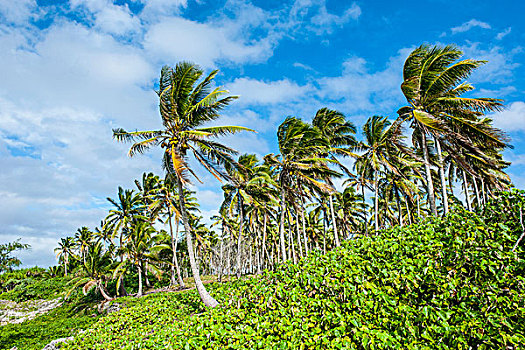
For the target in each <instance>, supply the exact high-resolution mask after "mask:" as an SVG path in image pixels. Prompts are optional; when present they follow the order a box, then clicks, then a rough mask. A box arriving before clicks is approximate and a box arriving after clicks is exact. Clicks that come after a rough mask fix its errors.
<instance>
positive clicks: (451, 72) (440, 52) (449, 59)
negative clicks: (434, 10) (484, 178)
mask: <svg viewBox="0 0 525 350" xmlns="http://www.w3.org/2000/svg"><path fill="white" fill-rule="evenodd" d="M462 54H463V52H462V51H461V50H459V49H458V48H457V47H455V46H452V45H448V46H445V47H439V46H433V47H430V46H427V45H422V46H420V47H418V48H416V49H415V50H414V51H413V52H412V53H411V54H410V55H409V57H408V58H407V59H406V61H405V64H404V67H403V83H402V84H401V90H402V91H403V94H404V95H405V97H406V99H407V101H408V103H409V106H406V107H402V108H401V109H400V110H399V111H398V114H399V116H400V118H402V119H403V120H404V121H410V122H411V126H412V128H414V129H415V130H417V131H419V136H420V141H419V142H418V143H419V146H420V147H421V149H422V151H423V160H424V166H425V175H426V176H425V177H426V185H427V193H428V201H429V204H430V209H431V212H432V214H433V215H437V209H436V203H435V194H434V186H433V181H432V176H431V170H430V166H431V164H430V157H429V152H428V146H429V143H428V141H427V135H432V136H433V138H434V142H435V147H436V151H437V156H438V164H437V165H438V169H439V175H440V180H441V190H442V195H443V198H442V201H443V204H444V210H445V213H446V211H448V200H447V191H446V182H445V172H444V166H443V157H442V154H441V149H442V147H441V146H442V144H444V145H445V146H447V145H449V147H447V148H449V149H451V152H449V153H450V154H453V153H455V152H457V151H458V149H461V148H465V149H468V150H469V151H470V152H475V153H476V154H477V156H479V157H483V153H482V152H481V151H480V150H479V148H477V147H476V146H475V144H474V143H473V141H472V140H473V138H472V137H471V136H472V135H474V139H477V138H482V139H484V140H486V142H490V143H494V144H495V145H497V146H499V147H505V146H506V145H507V144H506V141H507V140H506V137H505V135H504V134H503V133H502V132H501V131H500V130H498V129H495V128H493V127H492V126H490V125H487V124H483V123H480V121H479V117H480V116H482V115H483V114H484V113H485V112H488V111H495V110H500V109H501V108H502V103H501V102H502V101H501V100H498V99H494V98H475V97H464V96H462V95H464V94H465V93H466V92H469V91H472V90H473V89H474V87H473V86H472V85H471V84H468V83H466V82H464V80H465V78H467V77H468V76H470V74H471V73H472V72H473V71H474V70H475V69H476V68H478V67H480V66H481V65H483V64H484V63H486V62H485V61H477V60H471V59H466V60H462V61H459V62H458V61H457V60H458V59H459V58H460V57H461V56H462Z"/></svg>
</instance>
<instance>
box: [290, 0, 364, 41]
mask: <svg viewBox="0 0 525 350" xmlns="http://www.w3.org/2000/svg"><path fill="white" fill-rule="evenodd" d="M361 13H362V11H361V8H360V7H359V5H357V4H356V3H355V2H353V3H352V4H351V5H350V7H348V8H347V9H346V10H345V11H343V13H341V14H334V13H330V12H329V11H328V9H327V7H326V0H296V1H295V2H294V4H293V6H292V8H291V10H290V16H289V18H288V19H287V20H286V22H287V25H288V26H289V27H294V26H295V27H296V28H297V27H302V26H303V25H304V23H305V22H306V23H308V24H307V25H306V26H304V27H305V29H307V30H308V31H312V32H314V33H316V34H317V35H321V34H330V33H332V32H333V31H334V29H335V28H341V27H343V26H344V25H345V24H347V23H349V22H350V21H352V20H354V21H355V20H357V19H358V18H359V17H360V16H361Z"/></svg>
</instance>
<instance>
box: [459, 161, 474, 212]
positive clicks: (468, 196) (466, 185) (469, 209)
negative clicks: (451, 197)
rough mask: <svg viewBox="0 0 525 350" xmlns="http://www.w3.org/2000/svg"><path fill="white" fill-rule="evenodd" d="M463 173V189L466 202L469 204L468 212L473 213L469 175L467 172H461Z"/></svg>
mask: <svg viewBox="0 0 525 350" xmlns="http://www.w3.org/2000/svg"><path fill="white" fill-rule="evenodd" d="M461 171H462V173H463V188H464V189H465V200H466V202H467V210H468V211H472V205H471V204H470V194H469V193H468V182H467V173H466V172H465V170H461Z"/></svg>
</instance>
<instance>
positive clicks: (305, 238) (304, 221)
mask: <svg viewBox="0 0 525 350" xmlns="http://www.w3.org/2000/svg"><path fill="white" fill-rule="evenodd" d="M301 220H302V222H303V240H304V255H305V256H308V237H307V236H306V219H305V218H304V199H303V198H301Z"/></svg>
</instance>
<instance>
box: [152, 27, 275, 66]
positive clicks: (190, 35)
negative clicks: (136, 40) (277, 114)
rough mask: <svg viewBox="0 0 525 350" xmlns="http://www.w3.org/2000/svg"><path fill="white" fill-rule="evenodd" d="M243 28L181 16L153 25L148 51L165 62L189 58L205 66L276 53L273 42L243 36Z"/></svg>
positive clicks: (252, 59)
mask: <svg viewBox="0 0 525 350" xmlns="http://www.w3.org/2000/svg"><path fill="white" fill-rule="evenodd" d="M241 29H242V28H235V27H223V26H221V25H214V24H207V23H199V22H194V21H190V20H187V19H184V18H180V17H173V18H167V19H164V20H163V21H161V22H159V23H156V24H154V25H152V26H151V27H150V28H149V30H148V32H147V33H146V36H145V42H144V47H145V49H146V51H147V52H148V53H150V54H151V55H153V56H156V57H162V58H163V59H164V60H165V61H166V60H167V61H168V62H175V61H180V60H190V61H194V62H199V63H200V64H202V65H203V66H205V67H214V66H215V65H216V63H217V62H218V61H224V60H226V61H231V62H236V63H244V62H261V61H264V60H266V59H267V58H268V57H270V56H271V55H272V53H273V44H272V41H271V40H270V39H268V38H264V39H261V40H256V41H247V40H245V39H243V35H242V31H241Z"/></svg>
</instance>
